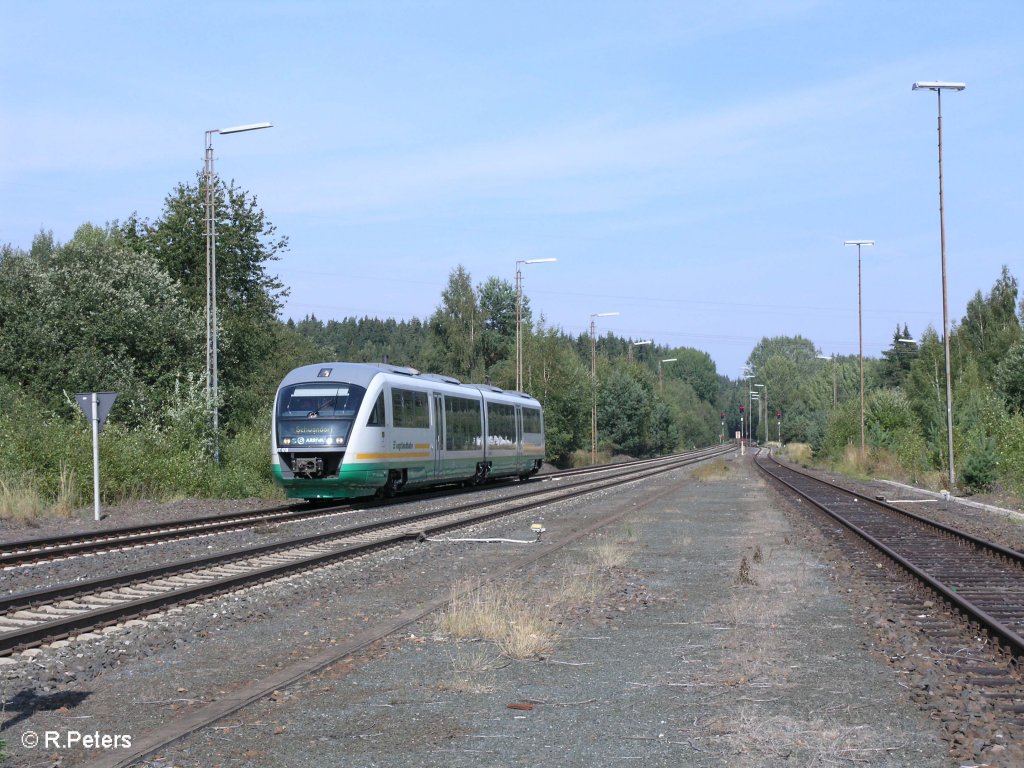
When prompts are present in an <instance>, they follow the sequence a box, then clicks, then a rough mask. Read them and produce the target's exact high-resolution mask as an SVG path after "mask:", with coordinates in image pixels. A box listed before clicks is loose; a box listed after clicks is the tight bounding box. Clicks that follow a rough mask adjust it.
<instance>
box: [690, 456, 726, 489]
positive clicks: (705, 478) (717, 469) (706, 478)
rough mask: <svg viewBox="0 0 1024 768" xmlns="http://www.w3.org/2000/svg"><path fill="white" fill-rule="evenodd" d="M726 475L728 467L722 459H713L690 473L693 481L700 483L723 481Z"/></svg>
mask: <svg viewBox="0 0 1024 768" xmlns="http://www.w3.org/2000/svg"><path fill="white" fill-rule="evenodd" d="M728 475H729V465H728V464H726V463H725V460H723V459H715V460H714V461H711V462H708V463H707V464H701V465H700V466H699V467H697V468H696V469H694V470H693V473H692V477H693V479H694V480H697V481H698V482H701V483H709V482H713V481H715V480H724V479H726V477H728Z"/></svg>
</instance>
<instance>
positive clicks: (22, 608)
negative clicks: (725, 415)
mask: <svg viewBox="0 0 1024 768" xmlns="http://www.w3.org/2000/svg"><path fill="white" fill-rule="evenodd" d="M731 450H732V449H731V447H730V448H718V449H714V450H705V451H698V452H694V453H692V454H683V455H681V456H678V457H675V458H673V459H672V460H670V461H661V462H656V463H653V464H647V465H645V466H644V467H642V468H637V467H636V466H635V465H634V464H631V465H630V466H629V469H628V471H623V472H620V473H613V475H612V476H611V477H600V478H598V479H592V478H590V477H589V476H588V475H587V474H584V475H583V476H582V477H577V478H575V479H573V478H569V477H560V478H559V480H561V481H564V482H558V483H556V484H550V485H546V487H544V488H538V489H537V490H533V491H530V492H527V493H523V494H519V495H517V496H516V497H514V498H512V499H502V500H493V499H489V500H484V501H477V502H474V503H470V504H466V505H463V506H460V507H457V508H455V509H448V510H435V511H429V512H420V513H417V514H414V515H409V516H405V517H400V518H396V519H392V520H384V521H377V522H373V523H368V524H363V525H358V526H351V527H348V528H343V529H340V530H336V531H332V532H329V533H320V534H316V535H311V536H303V537H296V538H293V539H290V540H287V541H282V542H277V543H274V544H268V545H264V546H262V547H257V548H245V549H241V550H234V551H231V552H225V553H220V554H217V555H212V556H208V557H203V558H193V559H190V560H185V561H180V562H177V563H172V564H168V565H162V566H158V567H155V568H144V569H139V570H136V571H133V572H131V573H125V574H120V575H118V576H115V577H109V578H96V579H91V580H87V581H81V582H74V583H70V584H63V585H58V586H54V587H49V588H44V589H39V590H33V591H31V592H26V593H22V594H17V595H11V596H8V597H6V598H3V599H0V655H8V654H10V653H13V652H15V651H18V650H22V649H25V648H30V647H33V646H37V645H40V644H42V643H45V642H49V641H52V640H57V639H62V638H65V637H69V636H74V635H78V634H81V633H84V632H87V631H89V630H91V629H96V628H99V627H103V626H107V625H111V624H116V623H118V622H121V621H124V620H126V619H129V618H133V617H137V616H143V615H147V614H151V613H154V612H157V611H160V610H163V609H165V608H167V607H168V606H171V605H176V604H180V603H185V602H191V601H195V600H199V599H204V598H207V597H210V596H213V595H218V594H223V593H226V592H230V591H234V590H237V589H242V588H245V587H249V586H251V585H254V584H259V583H263V582H267V581H272V580H275V579H279V578H282V577H286V576H289V575H292V574H294V573H297V572H300V571H305V570H309V569H312V568H317V567H322V566H326V565H329V564H332V563H335V562H338V561H340V560H342V559H347V558H352V557H357V556H360V555H364V554H366V553H368V552H370V551H373V550H377V549H381V548H384V547H389V546H395V545H397V544H400V543H402V542H407V541H409V540H410V539H415V538H422V537H426V536H435V535H438V534H440V533H443V532H445V531H449V530H452V529H454V528H461V527H465V526H469V525H474V524H478V523H481V522H484V521H486V520H489V519H492V518H496V517H503V516H509V515H513V514H517V513H520V512H524V511H532V510H535V509H536V508H537V507H538V506H540V505H544V504H553V503H557V502H559V501H564V500H566V499H570V498H573V497H575V496H578V495H580V494H583V493H590V492H594V491H600V490H605V489H608V488H613V487H615V486H617V485H622V484H624V483H629V482H634V481H637V480H642V479H644V478H646V477H649V476H652V475H655V474H659V473H662V472H667V471H670V470H672V469H677V468H680V467H684V466H687V465H689V464H693V463H697V462H699V461H703V460H705V459H708V458H713V457H715V456H718V455H722V454H725V453H727V452H729V451H731Z"/></svg>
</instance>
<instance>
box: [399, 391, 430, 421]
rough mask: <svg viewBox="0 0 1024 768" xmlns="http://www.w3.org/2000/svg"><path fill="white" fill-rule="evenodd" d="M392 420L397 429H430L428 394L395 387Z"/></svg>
mask: <svg viewBox="0 0 1024 768" xmlns="http://www.w3.org/2000/svg"><path fill="white" fill-rule="evenodd" d="M391 418H392V419H393V420H394V424H395V426H396V427H411V428H413V429H429V427H430V409H429V407H428V405H427V393H426V392H418V391H412V390H408V389H399V388H397V387H393V388H392V390H391Z"/></svg>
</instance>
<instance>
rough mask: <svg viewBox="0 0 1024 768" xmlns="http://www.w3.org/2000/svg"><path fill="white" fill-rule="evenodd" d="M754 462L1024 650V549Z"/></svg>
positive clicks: (766, 460)
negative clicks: (1021, 550)
mask: <svg viewBox="0 0 1024 768" xmlns="http://www.w3.org/2000/svg"><path fill="white" fill-rule="evenodd" d="M755 462H756V464H757V466H758V467H759V468H760V469H761V470H762V471H764V472H765V473H766V474H768V475H770V476H771V477H773V478H774V479H775V480H776V481H778V482H779V483H781V484H782V485H784V486H786V487H787V488H789V489H790V490H791V491H792V492H793V493H795V494H797V495H798V496H799V497H801V498H802V499H804V500H806V501H808V502H810V503H811V504H812V505H814V506H815V507H817V508H818V509H820V510H821V511H823V512H825V513H826V514H828V515H830V516H831V517H832V518H833V519H835V520H837V521H838V522H840V523H842V524H843V525H844V526H846V527H847V528H849V529H850V530H851V531H853V532H855V533H856V534H857V535H858V536H860V537H861V538H862V539H864V540H865V541H867V542H869V543H870V544H871V545H872V546H874V547H876V548H877V549H878V550H879V551H881V552H883V553H884V554H885V555H886V556H888V557H889V558H891V559H892V560H893V561H894V562H896V563H898V564H899V565H900V566H902V567H903V568H904V569H905V570H906V571H907V572H909V573H910V574H912V575H913V576H914V577H915V578H917V579H918V580H920V581H921V582H922V583H923V584H926V585H927V586H928V587H929V588H930V589H931V590H933V591H934V592H936V593H937V594H938V595H939V596H940V597H941V598H942V599H943V600H945V601H946V602H947V603H949V604H950V605H952V606H954V607H955V608H956V609H957V610H958V611H960V612H961V613H962V614H963V615H965V616H966V617H968V618H969V620H971V621H974V622H976V623H977V624H978V625H979V626H981V627H983V628H984V629H985V630H986V631H987V632H988V633H989V634H990V635H991V636H992V637H994V638H997V639H998V640H999V641H1000V642H1001V643H1003V644H1004V645H1005V646H1006V647H1007V648H1009V649H1010V651H1011V652H1012V653H1013V654H1014V655H1016V656H1022V655H1024V636H1022V633H1024V554H1022V553H1020V552H1017V551H1015V550H1012V549H1008V548H1006V547H1003V546H1001V545H999V544H995V543H993V542H989V541H985V540H984V539H981V538H978V537H977V536H973V535H971V534H969V533H965V532H963V531H959V530H957V529H955V528H952V527H949V526H946V525H943V524H941V523H938V522H935V521H933V520H929V519H928V518H926V517H922V516H920V515H916V514H914V513H912V512H908V511H906V510H902V509H899V508H897V507H894V506H892V505H891V504H887V503H885V502H882V501H878V500H874V499H868V498H865V497H864V495H863V494H860V493H857V492H856V491H853V490H849V489H847V488H843V487H842V486H839V485H836V484H834V483H831V482H828V481H824V480H821V479H819V478H817V477H814V476H812V475H810V474H807V473H805V472H800V471H798V470H796V469H794V468H792V467H789V466H785V465H783V464H780V463H779V462H777V461H776V460H775V459H774V458H772V457H771V456H770V455H768V456H766V455H762V454H759V455H758V456H756V457H755Z"/></svg>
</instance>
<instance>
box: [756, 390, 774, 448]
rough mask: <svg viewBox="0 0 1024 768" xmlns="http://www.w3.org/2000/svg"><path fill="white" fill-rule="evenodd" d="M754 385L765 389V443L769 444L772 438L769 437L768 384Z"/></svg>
mask: <svg viewBox="0 0 1024 768" xmlns="http://www.w3.org/2000/svg"><path fill="white" fill-rule="evenodd" d="M754 386H755V387H757V388H759V389H763V390H764V398H762V399H763V400H764V442H765V445H767V444H768V440H769V439H770V438H769V437H768V385H767V384H755V385H754ZM758 414H760V410H759V411H758Z"/></svg>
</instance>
